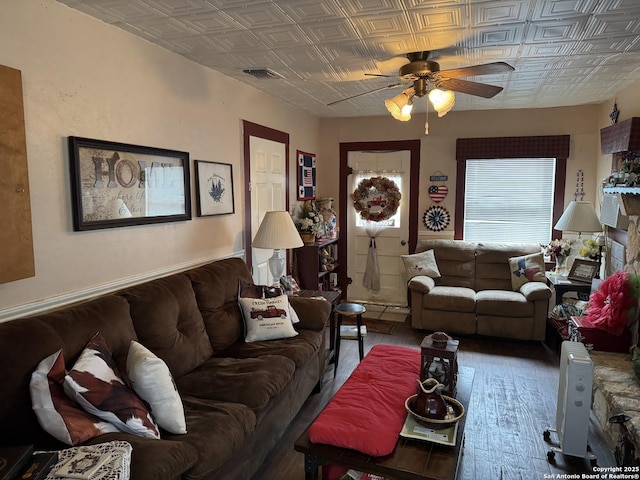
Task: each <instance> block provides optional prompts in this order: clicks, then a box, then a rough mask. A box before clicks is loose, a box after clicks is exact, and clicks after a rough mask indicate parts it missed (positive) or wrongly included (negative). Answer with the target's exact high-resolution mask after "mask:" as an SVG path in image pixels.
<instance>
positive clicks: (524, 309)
mask: <svg viewBox="0 0 640 480" xmlns="http://www.w3.org/2000/svg"><path fill="white" fill-rule="evenodd" d="M476 314H477V315H492V316H498V317H532V316H533V303H531V302H528V301H527V299H526V298H525V297H524V295H522V294H521V293H520V292H512V291H509V290H483V291H481V292H478V293H477V294H476Z"/></svg>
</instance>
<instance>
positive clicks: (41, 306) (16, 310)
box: [0, 250, 245, 323]
mask: <svg viewBox="0 0 640 480" xmlns="http://www.w3.org/2000/svg"><path fill="white" fill-rule="evenodd" d="M232 257H239V258H244V257H245V251H244V250H240V251H237V252H233V253H231V254H228V255H224V256H222V255H221V256H216V257H206V258H199V259H197V260H191V261H189V262H185V263H181V264H178V265H172V266H170V267H167V268H163V269H160V270H154V271H152V272H146V273H143V274H140V275H135V276H133V277H127V278H122V279H118V280H115V281H113V282H108V283H103V284H101V285H95V286H93V287H90V288H86V289H83V290H77V291H75V292H70V293H66V294H64V295H58V296H55V297H51V298H47V299H43V300H38V301H35V302H31V303H25V304H23V305H16V306H15V307H10V308H6V309H3V310H0V323H2V322H7V321H9V320H15V319H17V318H22V317H30V316H33V315H38V314H40V313H45V312H49V311H52V310H57V309H59V308H62V307H65V306H68V305H72V304H74V303H80V302H84V301H87V300H90V299H92V298H96V297H100V296H102V295H107V294H109V293H113V292H115V291H118V290H122V289H123V288H127V287H131V286H133V285H137V284H140V283H144V282H148V281H150V280H155V279H156V278H161V277H166V276H168V275H172V274H174V273H179V272H184V271H185V270H189V269H191V268H195V267H199V266H201V265H205V264H207V263H211V262H215V261H216V260H222V259H225V258H232Z"/></svg>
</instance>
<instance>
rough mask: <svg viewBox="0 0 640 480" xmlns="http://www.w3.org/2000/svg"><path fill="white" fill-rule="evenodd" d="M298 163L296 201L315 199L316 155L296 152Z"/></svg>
mask: <svg viewBox="0 0 640 480" xmlns="http://www.w3.org/2000/svg"><path fill="white" fill-rule="evenodd" d="M296 158H297V163H298V200H315V198H316V155H315V153H305V152H301V151H300V150H297V151H296Z"/></svg>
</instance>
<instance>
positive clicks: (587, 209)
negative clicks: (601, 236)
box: [553, 201, 602, 239]
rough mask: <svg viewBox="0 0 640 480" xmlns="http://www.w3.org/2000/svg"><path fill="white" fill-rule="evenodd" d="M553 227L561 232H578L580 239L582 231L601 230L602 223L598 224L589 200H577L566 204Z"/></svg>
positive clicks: (598, 221)
mask: <svg viewBox="0 0 640 480" xmlns="http://www.w3.org/2000/svg"><path fill="white" fill-rule="evenodd" d="M553 228H554V229H556V230H560V231H561V232H578V239H580V236H581V235H582V232H601V231H602V225H600V220H598V216H597V215H596V211H595V210H594V209H593V205H591V202H577V201H573V202H571V203H570V204H569V206H567V208H566V210H565V211H564V212H563V213H562V216H561V217H560V220H558V223H556V225H555V227H553Z"/></svg>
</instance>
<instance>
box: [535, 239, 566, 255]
mask: <svg viewBox="0 0 640 480" xmlns="http://www.w3.org/2000/svg"><path fill="white" fill-rule="evenodd" d="M572 244H573V242H570V241H568V240H565V239H563V238H560V239H557V240H551V241H550V242H549V244H548V245H542V247H543V248H544V253H546V254H547V255H551V256H552V257H554V258H558V257H568V256H569V255H570V254H571V245H572Z"/></svg>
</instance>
